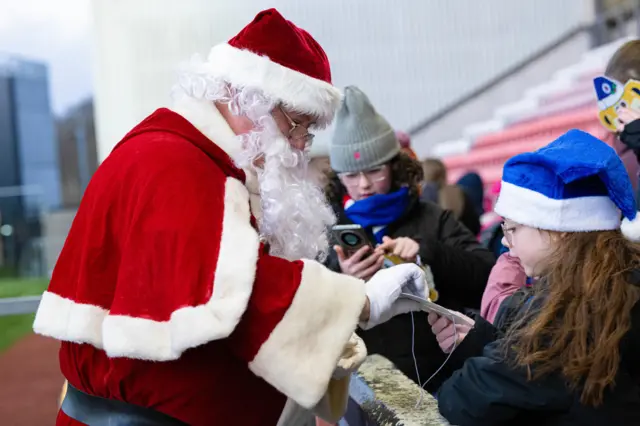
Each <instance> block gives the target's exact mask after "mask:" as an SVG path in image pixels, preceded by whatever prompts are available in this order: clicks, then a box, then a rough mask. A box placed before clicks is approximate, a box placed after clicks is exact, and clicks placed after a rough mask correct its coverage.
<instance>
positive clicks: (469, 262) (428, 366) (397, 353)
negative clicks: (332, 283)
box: [326, 199, 495, 391]
mask: <svg viewBox="0 0 640 426" xmlns="http://www.w3.org/2000/svg"><path fill="white" fill-rule="evenodd" d="M334 210H335V212H336V214H337V216H338V223H340V224H347V223H351V221H349V219H348V218H347V217H346V216H345V213H344V210H343V209H342V208H341V207H340V206H334ZM387 235H388V236H390V237H391V238H397V237H410V238H412V239H414V240H415V241H417V242H418V243H419V244H420V258H421V260H422V262H423V263H424V264H427V265H429V266H430V267H431V270H432V272H433V277H434V281H435V284H436V289H437V290H438V292H439V295H440V298H439V300H438V303H439V304H441V305H443V306H445V307H447V308H449V309H454V310H458V311H460V310H463V309H465V308H472V309H478V308H479V307H480V300H481V299H482V294H483V292H484V288H485V286H486V283H487V278H488V277H489V273H490V272H491V268H492V267H493V265H494V263H495V259H494V257H493V254H492V253H491V252H489V251H488V250H486V249H484V248H482V247H481V246H480V244H479V243H478V242H477V241H476V239H475V237H474V236H473V235H472V234H471V232H469V230H468V229H467V228H466V227H464V226H463V225H462V224H461V223H460V222H458V221H457V220H456V219H454V217H453V215H452V214H451V212H448V211H444V210H442V209H440V207H438V206H437V205H435V204H433V203H430V202H424V201H419V200H417V199H416V200H414V201H413V202H412V203H411V204H410V206H409V208H408V209H407V212H406V213H405V215H404V216H403V217H401V218H400V219H399V220H398V221H397V222H396V223H393V224H391V225H389V226H388V227H387ZM370 240H371V241H375V239H374V238H373V235H370ZM326 264H327V266H328V267H329V268H331V269H332V270H334V271H338V272H339V271H340V265H339V264H338V259H337V257H336V254H335V252H333V251H332V252H331V253H330V255H329V258H328V259H327V262H326ZM414 326H415V354H416V359H417V363H418V370H419V372H420V379H421V380H422V381H424V380H426V379H427V378H429V376H431V375H432V374H433V373H434V372H435V371H436V370H437V369H438V367H440V365H441V364H442V363H443V361H444V359H445V357H444V354H443V353H442V351H441V350H440V347H439V346H438V343H437V341H436V339H435V337H434V335H433V333H431V327H430V326H429V323H428V322H427V315H426V314H425V313H423V312H417V313H414ZM358 334H359V335H360V336H361V337H362V339H363V340H364V342H365V343H366V345H367V350H368V351H369V353H377V354H380V355H383V356H385V357H386V358H387V359H389V360H390V361H391V362H393V363H394V364H395V365H396V366H397V367H398V368H399V369H400V370H401V371H402V372H403V373H404V374H406V375H407V376H408V377H410V378H411V379H412V380H414V381H415V382H418V377H417V374H416V368H415V365H414V362H413V357H412V354H411V339H412V324H411V314H405V315H399V316H397V317H395V318H392V319H391V320H390V321H388V322H386V323H384V324H381V325H379V326H377V327H375V328H373V329H371V330H367V331H362V330H360V331H358ZM442 377H444V378H446V377H447V376H442V375H438V376H436V377H434V378H433V379H432V380H431V381H430V382H429V384H428V385H427V386H426V387H425V389H427V390H429V391H435V390H436V389H437V388H438V387H439V386H440V384H441V383H442V380H443V378H442Z"/></svg>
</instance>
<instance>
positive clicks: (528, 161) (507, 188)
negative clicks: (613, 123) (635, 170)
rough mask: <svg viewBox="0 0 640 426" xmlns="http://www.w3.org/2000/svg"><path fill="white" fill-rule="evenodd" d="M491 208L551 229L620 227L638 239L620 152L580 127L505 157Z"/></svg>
mask: <svg viewBox="0 0 640 426" xmlns="http://www.w3.org/2000/svg"><path fill="white" fill-rule="evenodd" d="M495 211H496V213H498V214H499V215H500V216H503V217H505V218H508V219H511V220H513V221H515V222H517V223H521V224H523V225H527V226H531V227H534V228H539V229H545V230H549V231H560V232H586V231H604V230H612V229H618V228H621V230H622V233H623V234H624V235H625V237H627V238H628V239H630V240H632V241H640V219H639V217H640V216H638V215H637V212H636V204H635V200H634V194H633V188H632V187H631V181H630V180H629V175H628V174H627V171H626V169H625V168H624V165H623V164H622V161H621V160H620V157H618V155H617V154H616V152H615V151H614V150H613V148H611V147H610V146H609V145H607V144H605V143H604V142H602V141H601V140H599V139H597V138H595V137H593V136H591V135H590V134H588V133H585V132H583V131H580V130H570V131H569V132H567V133H565V134H564V135H562V136H560V137H559V138H558V139H556V140H555V141H553V142H551V143H550V144H549V145H547V146H545V147H544V148H541V149H539V150H537V151H535V152H530V153H525V154H520V155H516V156H515V157H513V158H511V159H510V160H509V161H507V163H506V164H505V166H504V172H503V176H502V187H501V189H500V196H499V197H498V201H497V203H496V206H495ZM621 216H624V219H623V220H622V223H621V220H620V219H621Z"/></svg>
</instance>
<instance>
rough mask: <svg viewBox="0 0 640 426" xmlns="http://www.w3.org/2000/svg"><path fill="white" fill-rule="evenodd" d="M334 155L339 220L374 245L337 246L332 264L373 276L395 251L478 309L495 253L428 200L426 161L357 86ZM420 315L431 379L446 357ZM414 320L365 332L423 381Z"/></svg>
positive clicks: (459, 301) (330, 194) (333, 197)
mask: <svg viewBox="0 0 640 426" xmlns="http://www.w3.org/2000/svg"><path fill="white" fill-rule="evenodd" d="M329 152H330V161H331V168H332V170H333V173H332V174H331V176H330V179H329V183H328V185H327V188H326V194H327V198H328V200H329V202H330V203H331V205H332V206H333V209H334V212H335V213H336V216H337V223H338V224H342V225H344V224H357V225H360V226H361V227H362V228H363V230H364V231H365V232H366V235H367V237H368V240H369V243H370V244H367V245H364V246H362V247H361V248H360V249H359V250H357V251H356V252H355V253H354V254H352V255H349V254H348V253H346V252H345V250H344V248H343V247H342V246H341V245H340V244H336V245H335V246H334V250H332V251H331V252H330V253H329V258H328V260H327V262H326V264H327V265H328V266H329V267H330V268H331V269H333V270H334V271H340V272H343V273H344V274H347V275H351V276H354V277H358V278H361V279H364V280H368V279H370V278H371V277H372V276H374V274H375V273H376V272H377V271H379V270H380V269H381V268H383V264H384V260H385V259H384V255H385V254H389V253H392V254H395V255H396V256H398V257H400V258H402V259H403V260H405V261H406V262H421V263H422V264H424V265H428V266H429V267H430V268H431V271H432V273H433V278H434V281H435V287H436V290H437V292H438V294H439V298H438V299H437V300H434V302H435V301H437V303H438V304H440V305H442V306H444V307H446V308H449V309H454V310H462V309H464V308H472V309H478V308H479V307H480V300H481V298H482V294H483V291H484V288H485V285H486V283H487V278H488V276H489V273H490V271H491V268H492V266H493V264H494V262H495V259H494V257H493V255H492V254H491V252H489V251H488V250H486V249H484V248H482V247H481V246H480V244H479V243H478V241H477V240H476V238H475V236H474V235H473V234H472V233H471V232H470V231H469V230H468V229H467V228H466V227H465V226H464V225H462V224H461V223H460V222H458V221H457V220H456V219H455V218H454V217H453V215H452V213H451V212H449V211H444V210H442V209H440V208H439V207H438V206H437V205H436V204H433V203H430V202H427V201H421V200H420V198H419V195H420V184H421V182H422V166H421V165H420V163H419V162H418V161H416V160H414V159H411V158H410V157H409V156H407V154H405V153H403V152H402V150H401V146H400V144H399V143H398V139H397V136H396V133H395V132H394V129H393V128H392V127H391V126H390V125H389V123H388V122H387V121H386V120H385V119H384V118H383V117H382V116H381V115H380V114H378V113H377V111H376V110H375V108H374V107H373V105H372V104H371V102H370V101H369V99H368V98H367V96H366V95H365V94H364V93H363V92H362V91H361V90H360V89H358V88H357V87H354V86H349V87H346V88H345V89H344V98H343V101H342V105H341V107H340V109H339V111H338V113H337V116H336V125H335V131H334V134H333V139H332V143H331V146H330V149H329ZM336 243H337V242H336ZM415 315H416V317H415V329H416V339H415V341H416V347H415V352H416V357H417V361H418V371H419V375H420V378H421V379H422V380H425V379H426V378H428V377H429V376H431V375H432V374H433V373H434V372H435V371H436V369H437V368H438V367H439V366H440V364H441V363H442V361H443V360H444V357H442V356H441V355H442V353H441V351H440V350H439V349H438V343H437V341H436V340H435V338H434V337H433V335H432V334H431V331H430V328H429V326H428V324H427V320H426V314H424V313H422V312H420V313H417V314H415ZM411 321H412V318H411V315H409V314H403V315H399V316H397V317H395V318H393V319H391V320H390V321H388V322H387V323H385V324H382V325H380V326H378V327H376V328H375V329H372V330H368V331H360V332H359V334H360V336H361V337H362V338H363V339H364V341H365V343H366V345H367V348H368V350H369V352H370V353H378V354H381V355H383V356H386V357H387V358H388V359H389V360H391V361H392V362H393V363H395V364H396V365H397V366H398V368H399V369H400V370H402V372H404V373H405V374H406V375H407V376H409V377H410V378H412V379H413V380H414V381H416V382H418V381H419V380H418V374H417V373H416V367H415V365H414V361H413V357H412V353H411V340H412V324H411ZM439 381H440V380H439V378H438V377H435V378H434V379H433V380H432V381H431V382H430V383H429V384H428V385H427V389H430V390H433V389H436V388H437V387H438V384H439Z"/></svg>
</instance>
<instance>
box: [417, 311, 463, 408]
mask: <svg viewBox="0 0 640 426" xmlns="http://www.w3.org/2000/svg"><path fill="white" fill-rule="evenodd" d="M449 319H450V320H451V322H452V323H453V347H452V348H451V350H450V351H449V354H448V355H447V357H446V358H445V360H444V362H443V363H442V365H440V367H438V369H437V370H436V371H435V373H433V374H432V375H431V377H429V378H428V379H427V380H426V381H425V382H424V383H422V382H421V381H420V371H419V370H418V360H417V359H416V351H415V340H416V325H415V322H414V319H413V312H411V355H412V356H413V365H414V367H415V369H416V376H417V379H418V386H420V397H419V398H418V400H417V401H416V405H415V408H418V407H420V404H422V399H423V397H424V387H425V386H426V385H427V383H429V382H430V381H431V379H433V378H434V377H435V376H436V375H437V374H438V373H439V372H440V371H441V370H442V368H443V367H444V366H445V365H446V364H447V362H448V361H449V358H451V354H453V351H454V350H456V347H457V346H458V328H457V327H456V323H455V317H454V316H453V315H452V316H451V317H449Z"/></svg>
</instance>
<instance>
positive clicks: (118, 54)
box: [93, 0, 593, 159]
mask: <svg viewBox="0 0 640 426" xmlns="http://www.w3.org/2000/svg"><path fill="white" fill-rule="evenodd" d="M271 6H275V7H277V8H278V9H279V10H280V11H281V12H282V13H283V14H284V15H285V17H287V18H288V19H290V20H292V21H293V22H295V23H296V24H298V25H300V26H301V27H303V28H305V29H307V30H308V31H309V32H310V33H311V34H312V35H313V36H314V37H315V38H316V39H317V40H318V41H319V42H320V43H321V44H322V46H323V47H324V48H325V50H326V51H327V54H328V56H329V58H330V60H331V63H332V68H333V75H334V83H335V84H336V85H338V86H344V85H348V84H356V85H358V86H360V87H361V88H362V89H363V90H364V91H365V92H366V93H368V94H369V96H370V97H371V99H372V101H373V102H374V104H375V105H376V106H377V107H378V109H379V110H380V111H381V113H383V114H384V115H385V116H386V117H387V118H388V119H389V121H390V122H391V123H392V125H394V126H396V127H398V128H408V127H411V126H412V125H414V124H416V123H418V122H419V121H420V120H422V119H423V118H424V117H426V116H428V115H430V114H432V113H434V112H435V111H437V110H438V109H439V108H441V107H443V106H445V105H446V104H447V103H448V102H450V101H451V100H453V99H456V98H458V97H460V96H462V95H464V93H467V92H468V91H470V90H471V89H473V88H474V87H477V86H479V85H481V84H482V83H483V82H484V81H487V80H488V79H490V78H491V77H492V76H493V75H495V74H496V73H498V72H499V71H501V70H504V69H505V68H507V67H508V66H509V65H511V64H514V63H516V62H518V61H519V60H521V59H523V58H525V57H526V56H528V55H529V54H530V53H531V52H533V51H535V50H537V49H538V48H539V47H541V46H542V45H544V44H546V43H548V42H549V41H551V40H553V39H555V38H556V37H558V36H559V35H560V34H562V33H564V32H565V31H567V30H569V29H571V28H573V27H574V26H575V25H577V24H578V23H579V22H581V21H582V20H584V19H590V17H591V15H592V13H593V12H592V10H591V7H592V2H591V1H584V0H564V1H557V0H518V1H513V0H485V1H477V0H455V1H451V0H414V1H408V0H349V1H345V0H324V1H321V2H304V1H299V0H272V1H264V0H235V1H214V0H181V1H176V0H134V1H125V0H93V7H94V18H95V46H96V55H95V88H96V102H95V105H96V115H97V123H96V124H97V131H98V145H99V157H100V159H103V158H104V157H105V156H106V155H107V154H108V153H109V151H110V150H111V148H112V147H113V146H114V145H115V144H116V143H117V142H118V140H119V139H120V138H121V137H122V136H123V135H124V134H125V133H126V132H127V131H128V130H129V129H130V128H131V127H132V126H133V125H135V124H136V123H137V122H138V121H139V120H141V119H142V118H144V117H145V116H146V115H147V114H149V113H150V112H152V111H153V110H154V109H155V108H157V107H159V106H163V105H167V104H168V102H169V92H170V88H171V86H172V84H173V81H174V79H175V71H176V66H177V65H178V64H179V63H180V62H181V61H184V60H186V59H188V58H189V57H190V56H191V55H192V54H193V53H196V52H198V53H201V54H203V55H206V54H207V52H208V50H209V48H210V47H211V46H212V45H214V44H216V43H219V42H222V41H225V40H226V39H228V38H230V37H231V36H233V35H234V34H235V33H236V32H238V31H239V30H240V29H241V28H242V27H243V26H244V25H245V24H247V23H248V22H249V21H250V20H251V19H252V18H253V16H254V15H255V14H256V13H257V12H259V11H260V10H261V9H264V8H267V7H271ZM453 136H454V137H455V135H453ZM320 137H327V135H320Z"/></svg>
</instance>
